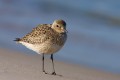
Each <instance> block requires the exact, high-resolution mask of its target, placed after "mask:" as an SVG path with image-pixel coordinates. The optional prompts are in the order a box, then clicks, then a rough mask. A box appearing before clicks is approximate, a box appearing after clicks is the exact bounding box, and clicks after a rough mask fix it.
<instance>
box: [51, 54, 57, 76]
mask: <svg viewBox="0 0 120 80" xmlns="http://www.w3.org/2000/svg"><path fill="white" fill-rule="evenodd" d="M51 60H52V66H53V72H52V75H56V73H55V68H54V62H53V54H51Z"/></svg>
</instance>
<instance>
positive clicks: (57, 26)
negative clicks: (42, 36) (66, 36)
mask: <svg viewBox="0 0 120 80" xmlns="http://www.w3.org/2000/svg"><path fill="white" fill-rule="evenodd" d="M51 28H52V29H54V30H55V31H56V32H58V33H65V32H67V30H66V22H65V21H63V20H61V19H59V20H55V21H54V22H53V24H52V27H51Z"/></svg>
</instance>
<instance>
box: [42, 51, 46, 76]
mask: <svg viewBox="0 0 120 80" xmlns="http://www.w3.org/2000/svg"><path fill="white" fill-rule="evenodd" d="M42 71H43V72H44V73H45V74H47V73H46V72H45V69H44V53H43V54H42Z"/></svg>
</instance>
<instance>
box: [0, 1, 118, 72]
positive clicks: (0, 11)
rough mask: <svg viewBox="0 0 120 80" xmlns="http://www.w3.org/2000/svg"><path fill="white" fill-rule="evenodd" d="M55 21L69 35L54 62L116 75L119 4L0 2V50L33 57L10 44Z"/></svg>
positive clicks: (26, 51) (92, 2) (20, 47)
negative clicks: (34, 28) (64, 24)
mask: <svg viewBox="0 0 120 80" xmlns="http://www.w3.org/2000/svg"><path fill="white" fill-rule="evenodd" d="M55 19H63V20H65V21H66V23H67V29H68V31H69V33H68V40H67V43H66V44H65V46H64V48H63V49H62V50H61V51H59V52H58V53H57V54H55V59H57V60H61V61H66V62H69V63H74V64H78V65H82V66H85V67H89V68H93V69H98V70H103V71H106V72H111V73H115V74H120V0H0V48H7V49H11V50H15V51H20V52H24V53H26V54H32V55H36V53H35V52H33V51H31V50H28V49H27V48H25V47H23V46H22V45H19V44H16V43H15V42H14V41H13V40H14V39H15V38H16V37H23V36H24V35H25V34H26V33H28V32H30V31H31V29H32V28H33V27H35V26H37V25H38V24H43V23H47V24H51V23H52V22H53V21H54V20H55Z"/></svg>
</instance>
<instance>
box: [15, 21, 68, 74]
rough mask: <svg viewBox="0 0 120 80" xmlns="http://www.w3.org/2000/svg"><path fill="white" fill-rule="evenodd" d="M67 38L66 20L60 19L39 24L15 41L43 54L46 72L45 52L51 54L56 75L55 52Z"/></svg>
mask: <svg viewBox="0 0 120 80" xmlns="http://www.w3.org/2000/svg"><path fill="white" fill-rule="evenodd" d="M66 39H67V30H66V22H65V21H64V20H61V19H59V20H55V21H54V22H53V23H52V24H39V25H38V26H37V27H35V28H33V29H32V31H31V32H30V33H28V34H27V35H25V36H24V37H22V38H16V39H15V40H14V41H16V42H18V43H21V44H22V45H24V46H26V47H27V48H29V49H31V50H33V51H35V52H37V53H38V54H41V55H42V71H43V72H44V73H45V74H47V72H46V71H45V69H44V54H50V55H51V60H52V66H53V72H52V75H56V72H55V69H54V62H53V54H54V53H56V52H57V51H59V50H60V49H61V48H62V47H63V45H64V44H65V42H66Z"/></svg>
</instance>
